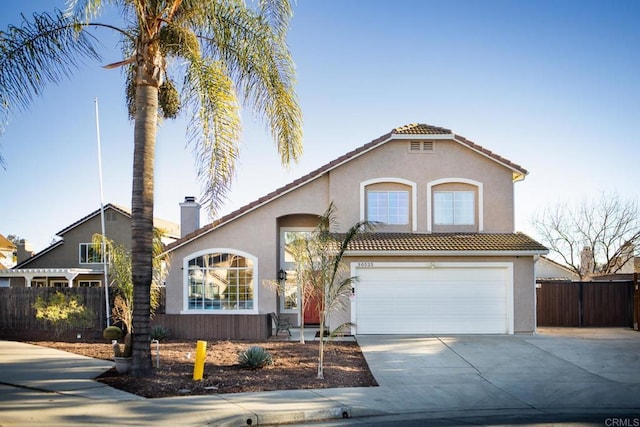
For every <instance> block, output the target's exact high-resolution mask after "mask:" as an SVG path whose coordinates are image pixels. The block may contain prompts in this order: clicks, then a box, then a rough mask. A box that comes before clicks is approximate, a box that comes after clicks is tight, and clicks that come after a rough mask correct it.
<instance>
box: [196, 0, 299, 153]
mask: <svg viewBox="0 0 640 427" xmlns="http://www.w3.org/2000/svg"><path fill="white" fill-rule="evenodd" d="M206 5H208V6H203V8H204V9H203V11H202V12H203V14H204V15H203V16H200V17H198V19H194V20H193V21H192V24H194V25H195V27H197V28H201V29H202V30H203V32H202V33H201V34H200V36H201V40H202V41H203V42H202V45H203V52H204V54H205V55H207V56H209V57H212V58H219V59H220V60H221V61H222V62H223V63H224V64H225V67H226V68H227V70H228V72H229V75H230V77H231V79H232V80H233V81H235V82H237V84H238V89H239V96H240V98H241V99H242V100H243V104H244V105H247V106H251V107H252V108H253V111H254V113H255V114H256V115H257V116H258V118H259V119H261V120H264V121H265V122H266V124H267V125H268V128H269V130H270V132H271V134H272V135H273V137H274V140H275V143H276V146H277V149H278V152H279V154H280V158H281V161H282V163H283V164H284V165H289V164H290V162H291V161H296V160H298V159H299V157H300V156H301V155H302V112H301V110H300V107H299V105H298V100H297V98H296V96H295V93H294V90H293V85H294V83H295V70H294V64H293V61H292V59H291V55H290V54H289V51H288V48H287V46H286V42H285V41H284V39H283V38H281V37H279V36H278V34H276V33H275V32H274V30H273V28H272V27H271V26H270V24H269V22H268V21H267V19H266V18H265V17H263V16H261V15H259V14H258V13H257V12H255V11H252V10H251V9H249V8H246V7H244V6H241V5H238V4H237V2H229V3H227V2H211V3H209V2H206Z"/></svg>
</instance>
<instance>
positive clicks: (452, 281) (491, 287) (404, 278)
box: [355, 266, 510, 334]
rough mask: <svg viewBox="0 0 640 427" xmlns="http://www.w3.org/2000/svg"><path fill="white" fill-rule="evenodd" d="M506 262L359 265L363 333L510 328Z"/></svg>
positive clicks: (359, 314) (359, 324) (359, 319)
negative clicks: (502, 264) (442, 265)
mask: <svg viewBox="0 0 640 427" xmlns="http://www.w3.org/2000/svg"><path fill="white" fill-rule="evenodd" d="M508 271H509V270H508V269H507V268H504V267H473V268H464V267H462V268H455V267H453V268H434V269H431V268H425V267H408V268H407V267H401V266H399V267H385V268H375V267H374V268H358V269H357V273H356V274H357V275H358V277H359V282H358V285H357V291H356V299H355V310H356V316H355V321H356V328H357V333H358V334H435V333H505V332H508V331H509V328H508V320H509V317H510V316H509V315H508V313H507V307H508V304H507V295H508V285H509V283H510V280H509V278H508V274H507V273H508Z"/></svg>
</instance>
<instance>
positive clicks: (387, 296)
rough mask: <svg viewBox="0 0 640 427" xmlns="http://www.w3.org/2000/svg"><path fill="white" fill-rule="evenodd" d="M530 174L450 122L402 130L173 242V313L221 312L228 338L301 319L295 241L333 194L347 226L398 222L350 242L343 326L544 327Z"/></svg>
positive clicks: (406, 330)
mask: <svg viewBox="0 0 640 427" xmlns="http://www.w3.org/2000/svg"><path fill="white" fill-rule="evenodd" d="M526 175H527V171H526V170H525V169H524V168H522V167H521V166H519V165H517V164H515V163H512V162H511V161H509V160H507V159H505V158H503V157H500V156H499V155H497V154H495V153H493V152H491V151H489V150H487V149H485V148H483V147H481V146H479V145H477V144H475V143H473V142H471V141H469V140H468V139H466V138H464V137H461V136H459V135H456V134H454V133H453V132H452V131H451V130H449V129H444V128H440V127H435V126H430V125H424V124H411V125H407V126H403V127H399V128H396V129H393V130H392V131H391V132H389V133H388V134H386V135H383V136H381V137H380V138H378V139H375V140H373V141H371V142H370V143H368V144H365V145H364V146H361V147H360V148H357V149H355V150H353V151H351V152H349V153H347V154H345V155H343V156H341V157H339V158H338V159H336V160H334V161H332V162H330V163H328V164H326V165H324V166H322V167H321V168H319V169H317V170H315V171H313V172H311V173H309V174H308V175H305V176H303V177H302V178H300V179H297V180H295V181H293V182H292V183H290V184H288V185H286V186H284V187H282V188H279V189H277V190H275V191H274V192H272V193H270V194H268V195H266V196H264V197H262V198H260V199H258V200H256V201H254V202H253V203H250V204H248V205H246V206H244V207H242V208H240V209H238V210H236V211H235V212H232V213H230V214H229V215H226V216H224V217H222V218H220V219H219V220H216V221H215V222H213V223H211V224H208V225H206V226H204V227H202V228H200V229H197V230H195V231H194V232H192V233H189V234H188V235H186V236H185V237H183V238H181V239H179V240H178V241H176V242H174V243H172V244H170V245H169V246H168V247H167V250H166V252H167V253H168V254H169V255H170V256H171V266H170V269H169V275H168V277H167V280H166V292H167V299H166V315H164V316H165V317H164V319H165V321H167V322H170V323H171V324H176V319H182V320H183V323H185V324H186V323H188V324H190V325H191V326H190V327H191V328H194V327H200V326H201V325H202V323H208V324H210V325H211V328H209V330H210V331H214V332H212V333H211V334H213V335H217V337H228V338H234V337H236V338H237V337H241V336H246V334H243V331H245V330H252V331H257V332H256V333H257V335H258V336H260V335H261V334H266V333H267V332H265V331H266V330H265V329H264V328H263V327H262V326H263V325H264V324H265V323H264V322H265V320H264V319H266V316H267V315H268V313H270V312H279V313H280V314H281V315H282V316H284V317H289V318H290V319H291V320H293V321H294V322H299V321H300V314H299V313H298V305H299V298H298V296H297V284H296V280H295V269H294V264H293V260H292V259H291V256H290V254H288V252H287V251H286V250H285V249H286V248H285V244H286V243H287V242H289V241H291V240H292V239H293V237H294V236H295V235H296V234H297V233H305V232H308V231H310V230H312V229H313V227H314V226H315V225H316V222H317V218H318V216H319V215H321V214H323V213H324V211H325V210H326V209H327V207H328V206H329V204H330V202H332V201H333V202H334V204H335V206H336V208H337V219H338V221H337V224H338V225H337V226H336V228H335V230H334V231H335V232H341V231H345V230H346V229H347V228H349V227H350V226H351V225H353V224H354V223H356V222H357V221H359V220H365V219H366V220H371V221H378V222H381V223H384V225H383V226H381V227H379V228H378V229H377V230H376V232H375V233H371V234H366V235H362V236H360V237H359V238H358V239H357V240H356V241H354V242H353V244H352V245H351V246H350V248H349V251H348V253H347V257H346V258H345V261H346V263H347V265H348V266H349V268H350V271H351V274H352V275H354V276H358V277H359V281H358V282H357V283H356V285H355V286H354V288H353V295H352V296H351V297H350V298H349V301H346V303H347V308H346V310H345V311H344V312H342V313H339V314H338V315H336V316H334V317H332V318H331V319H330V321H329V323H330V327H331V328H333V327H335V326H337V325H339V324H342V323H344V322H345V321H352V322H354V323H355V325H356V326H355V327H353V328H352V333H354V334H432V333H439V334H440V333H506V334H512V333H531V332H533V331H534V330H535V326H536V325H535V311H536V306H535V291H534V290H535V276H534V261H535V259H536V257H538V256H539V255H542V254H546V253H547V249H546V248H545V247H544V246H543V245H541V244H540V243H538V242H536V241H535V240H533V239H531V238H530V237H528V236H526V235H524V234H521V233H515V232H514V183H515V182H517V181H521V180H522V179H524V177H525V176H526ZM279 270H283V271H284V272H286V273H287V276H286V281H284V282H285V283H284V284H283V288H284V291H282V292H276V291H275V290H274V288H273V287H272V286H269V285H268V284H267V282H268V281H271V282H273V281H276V280H277V278H278V277H279ZM304 315H305V318H306V322H307V323H308V322H309V321H314V320H317V319H312V317H311V313H309V314H307V313H305V314H304ZM307 316H309V318H307ZM223 324H224V325H227V326H225V328H226V329H225V330H224V331H221V330H220V329H221V327H218V326H215V325H223ZM261 325H262V326H261ZM216 330H217V331H218V332H215V331H216ZM212 338H214V337H212Z"/></svg>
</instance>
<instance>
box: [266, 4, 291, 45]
mask: <svg viewBox="0 0 640 427" xmlns="http://www.w3.org/2000/svg"><path fill="white" fill-rule="evenodd" d="M258 3H259V6H260V14H261V15H262V16H264V17H265V19H266V20H267V22H269V25H270V26H271V28H273V30H274V32H275V33H276V34H277V35H278V36H279V37H284V36H285V34H286V33H287V31H288V30H289V21H290V20H291V17H292V16H293V8H292V7H291V2H290V1H289V0H259V2H258Z"/></svg>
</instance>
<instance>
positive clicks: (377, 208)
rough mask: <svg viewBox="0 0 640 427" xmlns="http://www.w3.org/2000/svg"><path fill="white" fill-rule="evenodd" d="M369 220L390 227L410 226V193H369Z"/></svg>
mask: <svg viewBox="0 0 640 427" xmlns="http://www.w3.org/2000/svg"><path fill="white" fill-rule="evenodd" d="M367 220H369V221H377V222H382V223H384V224H390V225H405V224H409V192H408V191H368V192H367Z"/></svg>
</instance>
